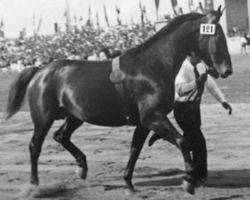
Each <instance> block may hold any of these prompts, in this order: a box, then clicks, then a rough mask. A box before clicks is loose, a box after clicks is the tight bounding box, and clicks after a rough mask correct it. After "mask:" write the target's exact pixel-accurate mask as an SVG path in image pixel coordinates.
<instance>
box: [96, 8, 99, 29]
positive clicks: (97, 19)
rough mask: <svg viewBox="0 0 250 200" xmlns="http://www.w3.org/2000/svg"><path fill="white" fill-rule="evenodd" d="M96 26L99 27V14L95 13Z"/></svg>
mask: <svg viewBox="0 0 250 200" xmlns="http://www.w3.org/2000/svg"><path fill="white" fill-rule="evenodd" d="M96 25H97V26H98V27H100V22H99V13H98V11H96Z"/></svg>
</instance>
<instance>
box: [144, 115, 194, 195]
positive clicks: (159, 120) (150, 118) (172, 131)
mask: <svg viewBox="0 0 250 200" xmlns="http://www.w3.org/2000/svg"><path fill="white" fill-rule="evenodd" d="M141 121H142V124H143V125H144V126H145V127H147V128H149V129H150V130H153V131H155V132H156V133H157V134H159V135H160V136H161V138H163V139H165V140H167V141H169V142H170V143H172V144H174V145H176V146H177V147H178V148H179V149H180V150H181V152H182V155H183V158H184V162H185V167H186V174H187V175H186V177H185V178H184V180H183V184H182V186H183V188H184V189H185V190H186V191H187V192H188V193H190V194H194V191H195V185H196V182H195V177H194V174H195V169H194V164H193V161H192V159H191V155H190V149H189V145H188V143H187V141H186V140H185V139H184V138H183V137H182V135H181V134H180V133H179V132H178V131H177V130H176V128H175V127H174V126H173V124H172V123H171V122H170V120H169V119H168V118H167V117H166V116H165V115H164V114H162V113H161V112H159V111H156V112H150V113H149V112H145V113H143V115H141Z"/></svg>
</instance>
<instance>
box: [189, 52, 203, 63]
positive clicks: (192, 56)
mask: <svg viewBox="0 0 250 200" xmlns="http://www.w3.org/2000/svg"><path fill="white" fill-rule="evenodd" d="M189 57H190V62H191V63H192V64H193V65H197V64H198V63H200V62H201V59H200V57H199V56H198V55H197V54H196V53H194V52H191V54H190V56H189Z"/></svg>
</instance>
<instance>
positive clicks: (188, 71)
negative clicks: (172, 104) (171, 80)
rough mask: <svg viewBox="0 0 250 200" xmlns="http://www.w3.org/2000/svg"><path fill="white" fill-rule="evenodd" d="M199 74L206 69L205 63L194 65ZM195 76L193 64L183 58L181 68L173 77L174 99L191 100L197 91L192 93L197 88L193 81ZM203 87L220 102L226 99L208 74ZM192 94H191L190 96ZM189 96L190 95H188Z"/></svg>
mask: <svg viewBox="0 0 250 200" xmlns="http://www.w3.org/2000/svg"><path fill="white" fill-rule="evenodd" d="M196 68H197V70H198V72H199V74H203V73H205V71H206V68H205V65H204V64H203V63H199V64H198V65H197V66H196ZM195 80H196V77H195V73H194V66H193V65H192V64H191V63H190V61H189V60H188V58H187V59H185V61H184V62H183V64H182V66H181V69H180V71H179V73H178V75H177V76H176V79H175V100H176V101H180V102H185V101H192V100H194V97H195V96H196V93H197V91H196V92H195V93H194V94H193V95H192V93H193V91H194V90H195V89H196V88H197V85H196V83H195ZM205 88H207V90H208V91H209V93H211V94H212V96H213V97H214V98H215V99H216V100H217V101H219V102H220V103H222V102H225V101H226V99H225V97H224V95H223V94H222V92H221V91H220V89H219V87H218V85H217V84H216V82H215V81H214V80H213V78H212V77H211V76H210V75H208V76H207V81H206V82H205ZM191 95H192V96H191ZM190 96H191V97H190Z"/></svg>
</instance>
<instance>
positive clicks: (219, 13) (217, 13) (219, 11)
mask: <svg viewBox="0 0 250 200" xmlns="http://www.w3.org/2000/svg"><path fill="white" fill-rule="evenodd" d="M224 9H225V8H224ZM224 9H223V10H222V11H221V5H220V6H219V8H218V9H217V11H216V18H215V21H214V22H215V23H217V22H219V21H220V17H221V15H222V14H223V11H224Z"/></svg>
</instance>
